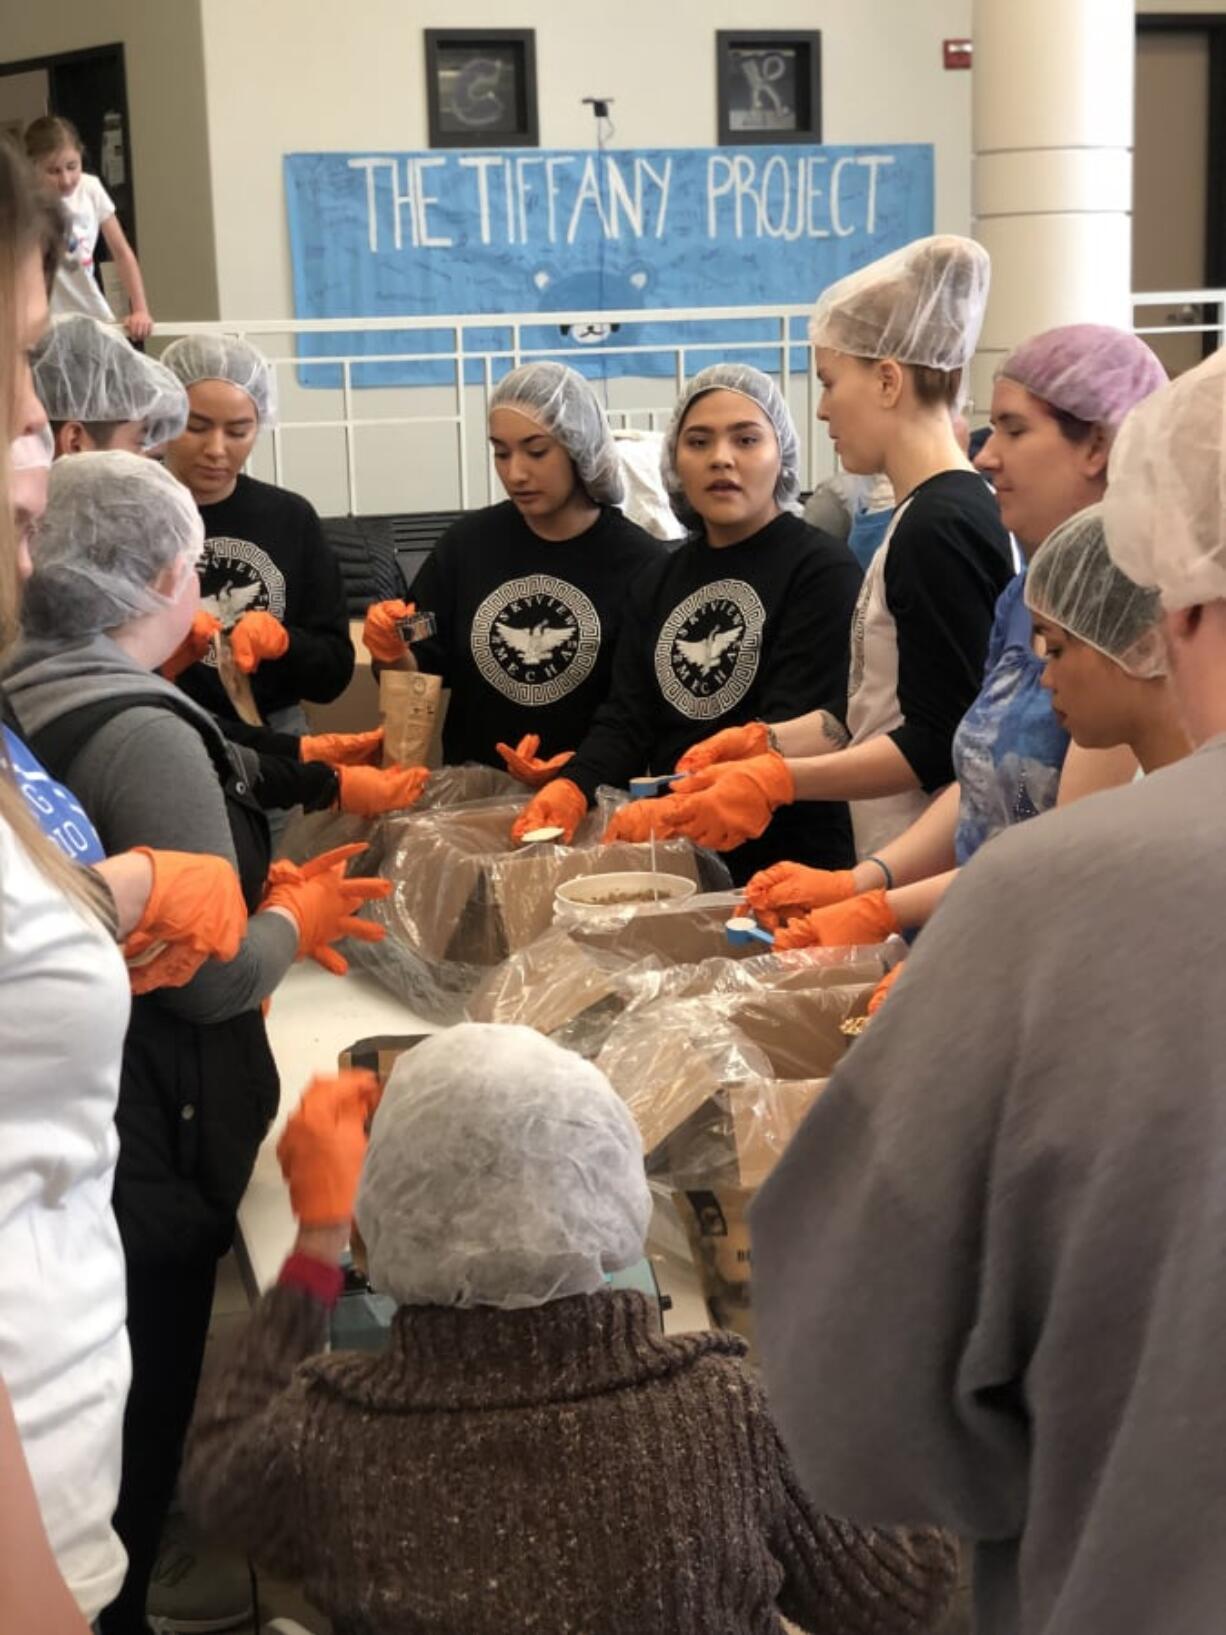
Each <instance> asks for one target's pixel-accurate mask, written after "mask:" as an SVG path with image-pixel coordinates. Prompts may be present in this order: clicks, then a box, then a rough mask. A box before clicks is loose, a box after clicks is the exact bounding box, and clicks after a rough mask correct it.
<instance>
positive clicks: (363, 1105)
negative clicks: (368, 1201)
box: [277, 1067, 382, 1226]
mask: <svg viewBox="0 0 1226 1635" xmlns="http://www.w3.org/2000/svg"><path fill="white" fill-rule="evenodd" d="M381 1094H382V1091H381V1089H380V1086H379V1080H378V1079H377V1078H376V1076H375V1075H374V1074H373V1073H372V1072H371V1071H370V1070H369V1069H368V1068H365V1067H351V1068H348V1069H347V1070H346V1071H345V1072H343V1073H335V1074H332V1075H330V1076H325V1075H324V1074H317V1075H316V1076H315V1077H314V1078H313V1079H312V1080H311V1082H310V1084H308V1085H307V1087H306V1089H305V1090H304V1091H303V1095H302V1100H301V1101H300V1102H299V1103H298V1105H297V1107H296V1108H295V1109H294V1111H293V1113H291V1115H290V1118H289V1121H288V1123H287V1124H286V1126H285V1130H284V1132H283V1134H282V1136H281V1139H280V1141H278V1142H277V1160H278V1162H279V1163H280V1165H281V1173H282V1175H284V1177H285V1179H286V1181H287V1182H288V1183H289V1201H290V1204H291V1206H292V1207H293V1211H294V1214H295V1215H296V1216H297V1217H298V1220H299V1222H300V1223H301V1224H302V1225H303V1226H340V1225H345V1224H348V1222H349V1221H351V1220H352V1219H353V1203H354V1199H355V1198H356V1197H357V1195H358V1181H359V1180H360V1179H361V1175H362V1161H363V1159H364V1158H365V1157H366V1144H367V1136H366V1127H367V1125H368V1124H369V1123H370V1120H371V1117H372V1115H373V1114H374V1111H375V1108H376V1107H377V1106H378V1105H379V1097H380V1095H381Z"/></svg>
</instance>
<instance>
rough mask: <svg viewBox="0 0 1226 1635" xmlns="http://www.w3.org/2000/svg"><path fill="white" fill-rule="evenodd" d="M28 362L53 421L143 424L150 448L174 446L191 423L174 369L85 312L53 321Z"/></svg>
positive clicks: (35, 387) (184, 392) (35, 383)
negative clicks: (175, 440) (165, 444)
mask: <svg viewBox="0 0 1226 1635" xmlns="http://www.w3.org/2000/svg"><path fill="white" fill-rule="evenodd" d="M30 361H31V367H32V369H33V371H34V389H35V391H37V393H38V396H39V399H40V401H41V403H42V406H43V408H44V409H45V410H46V411H47V416H48V418H49V419H51V420H54V421H57V422H58V421H62V420H81V421H84V422H86V423H90V422H105V423H118V422H121V421H132V420H143V421H145V422H146V429H145V447H146V448H158V447H159V446H160V445H161V444H162V443H168V442H170V440H171V439H172V438H174V437H178V436H179V434H180V432H181V431H182V430H183V428H184V426H185V425H186V424H187V393H186V391H184V389H183V387H182V385H181V384H180V383H179V381H178V380H176V378H175V377H174V375H172V374H171V372H170V370H169V369H167V368H165V367H164V366H163V365H162V364H160V363H158V362H156V361H155V360H154V359H153V358H146V357H144V356H143V355H142V354H141V353H139V352H138V351H137V350H136V348H135V347H134V346H132V345H131V344H130V343H129V342H128V341H127V340H126V339H125V337H124V336H123V335H121V334H120V333H119V331H118V330H114V329H108V328H107V326H106V325H105V324H100V323H99V322H98V321H97V319H95V318H90V317H87V316H86V315H85V314H84V313H80V312H74V313H68V314H66V315H65V316H64V317H62V318H57V319H55V321H54V322H53V323H52V325H51V327H50V329H48V331H47V333H46V334H45V335H44V336H43V338H42V340H41V341H40V342H39V344H38V346H37V347H36V348H35V351H34V356H33V358H32V359H31V360H30Z"/></svg>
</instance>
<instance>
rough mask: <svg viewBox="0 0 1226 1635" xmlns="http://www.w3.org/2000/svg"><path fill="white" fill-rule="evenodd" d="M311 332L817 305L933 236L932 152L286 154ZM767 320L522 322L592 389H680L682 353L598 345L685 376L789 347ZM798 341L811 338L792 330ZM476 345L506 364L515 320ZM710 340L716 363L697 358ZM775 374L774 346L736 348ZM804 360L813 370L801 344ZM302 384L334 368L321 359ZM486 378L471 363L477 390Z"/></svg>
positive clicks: (362, 376) (446, 380) (305, 340)
mask: <svg viewBox="0 0 1226 1635" xmlns="http://www.w3.org/2000/svg"><path fill="white" fill-rule="evenodd" d="M285 190H286V199H287V204H288V210H289V231H290V244H291V250H292V257H293V276H294V311H295V313H296V315H297V316H298V317H300V318H375V317H384V316H397V315H400V314H404V313H421V314H429V315H445V314H453V313H454V314H459V313H481V314H489V315H491V316H496V315H497V314H499V313H508V312H551V313H554V312H560V313H565V312H567V311H575V312H583V311H619V310H622V309H634V308H650V307H681V308H701V307H711V306H716V307H729V306H764V305H791V304H800V303H806V304H807V303H809V302H811V301H812V300H813V299H814V298H815V297H816V295H817V294H818V292H819V291H820V290H822V289H824V288H825V287H826V285H827V284H830V283H833V282H834V281H835V280H836V279H838V278H841V277H842V276H843V275H844V274H845V273H848V272H852V271H854V270H855V269H856V268H857V267H862V266H864V265H865V264H866V263H867V262H870V261H873V260H875V259H876V258H877V257H878V256H880V255H884V254H885V253H886V252H887V251H889V250H893V249H897V248H898V246H899V245H901V244H905V243H907V242H908V241H909V240H910V239H913V238H919V237H921V236H923V235H924V234H925V233H930V232H931V231H932V218H933V153H932V148H931V146H930V145H928V144H913V145H907V146H890V147H877V148H870V147H830V146H812V147H809V146H788V147H749V148H659V149H633V148H630V149H620V150H616V151H606V152H603V153H597V152H585V151H574V152H557V151H542V150H538V149H533V150H525V149H523V148H516V149H506V150H498V151H488V152H487V151H480V152H461V151H455V152H441V151H438V150H434V151H430V152H425V153H377V154H346V153H293V154H287V155H286V158H285ZM777 334H778V330H777V327H776V328H775V329H773V330H772V329H771V327H770V326H769V324H763V323H754V324H750V323H745V322H742V323H740V324H737V325H735V326H733V325H729V324H727V323H715V322H712V323H686V324H682V325H678V326H676V328H675V329H673V328H672V327H671V326H670V327H669V329H667V330H666V329H665V328H663V327H662V326H660V325H656V324H653V325H650V326H643V327H641V328H636V326H635V325H634V324H632V323H631V324H628V323H621V324H618V325H610V324H566V323H564V324H562V325H560V326H559V325H557V324H551V325H540V326H539V327H537V326H530V327H526V328H525V329H524V331H523V333H522V337H521V345H522V346H523V347H524V348H526V349H527V348H531V349H548V351H549V352H550V354H551V355H555V356H557V357H560V358H563V359H565V360H566V361H568V362H570V363H572V364H574V365H575V367H577V368H579V369H581V370H582V371H583V372H584V373H585V374H587V375H589V376H595V377H601V378H604V377H608V376H612V375H671V374H672V373H673V372H674V370H675V368H676V361H675V357H674V356H673V354H671V353H662V352H645V353H641V354H637V355H634V354H632V355H629V356H618V355H616V354H608V353H604V352H602V350H601V348H602V346H603V345H620V346H633V345H645V344H648V343H651V342H656V343H665V344H669V345H671V344H674V343H676V342H679V341H683V342H684V343H685V344H686V345H687V346H691V347H693V349H694V350H693V351H692V353H691V354H690V355H689V356H688V357H687V359H686V365H687V373H692V372H694V371H695V370H697V369H699V368H701V367H703V366H704V364H707V363H710V362H713V361H715V359H716V358H717V357H719V356H721V355H726V356H733V355H737V354H729V353H723V352H722V345H723V343H726V342H727V341H728V340H731V339H744V340H758V339H762V340H766V339H770V338H773V337H775V336H777ZM793 334H794V337H795V339H796V340H798V341H803V339H804V324H803V322H802V321H799V320H798V321H797V322H796V323H795V325H794V326H793ZM463 338H464V345H465V347H466V348H467V349H479V350H487V349H490V348H501V349H503V350H505V352H506V353H507V354H508V355H507V356H506V357H505V359H503V360H499V361H498V362H497V363H496V365H495V368H494V378H495V379H497V378H498V377H499V376H500V375H502V374H504V373H506V371H507V370H508V369H509V368H511V367H512V366H513V359H512V358H511V357H510V356H509V353H510V349H511V344H512V337H511V331H510V329H509V327H508V326H507V325H503V326H501V327H499V326H497V325H496V324H490V325H481V326H477V325H469V326H465V329H464V337H463ZM704 342H706V343H707V344H708V345H709V346H710V348H711V350H710V351H708V352H705V353H704V352H703V350H702V345H703V343H704ZM455 346H456V337H455V334H454V332H453V331H433V332H431V331H424V330H416V331H409V332H397V333H394V334H392V333H382V334H371V333H369V332H368V333H365V334H362V333H360V332H355V333H353V334H343V335H342V334H338V335H327V336H321V335H314V336H302V337H301V344H300V351H301V353H302V354H303V355H306V356H312V357H329V356H331V357H335V356H338V355H340V354H357V353H361V354H363V355H366V356H371V355H376V354H379V353H389V352H398V353H399V352H415V353H420V354H426V355H428V354H430V353H434V352H439V351H446V352H450V351H452V350H453V349H454V348H455ZM740 355H742V356H748V357H751V359H752V361H753V362H755V363H756V364H758V366H759V367H762V368H769V369H772V370H777V369H778V368H779V366H780V362H781V358H780V348H779V347H776V348H775V349H774V351H773V352H771V351H769V350H766V349H763V351H762V352H761V353H758V352H756V351H755V352H754V353H753V354H740ZM792 364H793V366H795V367H803V352H802V351H801V350H800V349H799V348H797V349H796V350H795V353H794V357H793V360H792ZM300 374H301V379H302V384H303V385H306V386H319V387H324V386H326V387H335V386H337V385H339V384H340V370H339V369H337V368H336V367H335V366H329V367H325V366H312V365H308V366H306V367H304V368H303V369H302V370H301V371H300ZM482 375H483V369H482V367H481V366H480V365H479V364H477V363H474V362H470V363H469V364H467V366H466V374H465V378H466V379H467V380H468V381H470V382H475V381H479V380H480V379H481V378H482ZM454 381H455V365H454V364H453V363H452V362H451V360H450V359H438V360H437V361H434V360H432V359H430V358H429V357H428V356H427V357H426V358H424V359H423V360H422V361H418V362H412V363H406V362H384V363H370V364H362V365H357V366H355V367H354V369H353V384H354V385H355V386H398V385H414V386H419V385H449V384H454Z"/></svg>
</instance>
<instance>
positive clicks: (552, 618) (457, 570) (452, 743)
mask: <svg viewBox="0 0 1226 1635" xmlns="http://www.w3.org/2000/svg"><path fill="white" fill-rule="evenodd" d="M666 554H667V553H666V551H665V548H664V546H663V545H661V543H660V542H659V541H658V540H656V539H653V538H652V537H651V535H650V534H648V533H645V532H644V530H643V529H642V528H640V527H638V526H637V525H636V524H635V523H633V522H630V521H629V520H628V519H627V518H626V517H624V516H623V515H622V514H621V512H620V511H617V510H614V509H613V508H612V507H610V506H604V507H602V508H601V512H600V515H599V517H598V518H597V519H596V521H595V522H594V523H593V524H592V526H591V527H590V528H588V529H587V530H586V532H584V533H582V534H580V535H579V536H578V537H577V538H575V539H566V540H548V539H541V538H540V537H539V535H537V534H535V533H533V531H532V529H531V528H529V527H528V525H527V523H526V522H525V521H524V520H523V518H522V517H521V516H520V514H519V512H518V511H517V510H516V508H515V506H514V505H512V504H511V502H510V501H509V500H506V501H504V502H503V503H502V504H501V505H491V506H488V507H487V508H486V509H484V510H482V511H474V512H473V513H472V514H471V515H469V516H465V517H461V518H460V519H459V520H458V521H457V522H454V523H452V525H451V527H450V528H448V530H447V532H446V533H445V534H444V535H443V537H442V538H441V539H440V540H439V542H438V544H437V545H436V546H435V548H434V550H433V551H432V552H431V553H430V556H429V558H428V559H427V560H426V561H425V562H424V563H423V564H422V566H421V569H420V571H419V572H418V574H417V577H416V578H415V579H414V581H413V585H412V588H411V589H410V591H409V599H410V600H411V601H413V602H415V603H416V604H417V608H418V611H419V612H422V613H433V614H434V615H435V617H436V619H437V621H438V634H437V635H436V636H434V637H431V638H430V639H429V640H427V641H422V642H416V643H415V644H414V647H413V654H414V657H415V658H416V660H417V664H418V668H419V669H421V670H423V671H426V672H428V673H430V674H433V675H440V676H442V678H443V681H444V683H445V684H446V685H447V686H448V687H450V689H451V701H450V703H449V704H448V706H447V718H446V721H445V722H444V724H443V759H444V760H445V761H446V762H447V764H448V765H449V766H454V765H457V764H459V763H460V762H462V761H479V762H483V763H484V764H485V765H487V766H497V767H501V766H502V761H501V760H500V758H499V756H498V754H497V751H496V750H495V748H494V745H495V744H496V743H498V742H499V741H501V742H503V743H509V744H514V743H515V742H516V741H517V740H518V739H519V738H520V737H522V736H523V734H524V733H528V732H535V733H539V734H540V739H541V748H540V754H541V755H542V756H549V755H556V754H559V753H560V752H561V751H563V750H568V749H574V748H576V746H577V745H578V743H579V741H580V739H581V738H582V737H583V735H584V734H585V733H586V732H587V730H588V727H589V726H590V724H591V721H592V716H593V714H594V712H595V710H596V708H597V706H598V705H599V704H601V703H602V702H603V700H604V698H605V696H606V694H607V693H608V690H609V681H610V676H611V673H612V667H613V649H614V645H615V642H616V638H617V633H618V629H619V627H620V624H621V620H622V614H623V609H624V606H625V603H626V599H627V593H628V592H629V590H630V588H631V586H632V585H633V584H634V583H636V582H637V581H638V579H639V578H641V577H642V576H643V575H644V574H647V573H649V572H650V571H651V569H652V568H653V566H654V565H655V564H657V563H658V562H661V561H663V560H664V559H665V557H666Z"/></svg>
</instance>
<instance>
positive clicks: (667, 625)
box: [562, 512, 860, 878]
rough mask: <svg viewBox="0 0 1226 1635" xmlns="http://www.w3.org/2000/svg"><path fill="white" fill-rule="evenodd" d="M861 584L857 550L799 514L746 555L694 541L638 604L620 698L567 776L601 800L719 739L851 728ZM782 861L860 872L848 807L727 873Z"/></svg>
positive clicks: (612, 700)
mask: <svg viewBox="0 0 1226 1635" xmlns="http://www.w3.org/2000/svg"><path fill="white" fill-rule="evenodd" d="M859 586H860V569H859V567H858V566H857V564H856V560H855V558H854V557H853V556H852V554H851V552H850V551H849V550H848V549H847V547H846V546H845V545H841V544H840V543H839V542H838V541H837V540H834V539H832V538H831V537H830V535H829V534H824V533H821V532H819V531H818V530H817V529H815V528H810V527H809V526H808V524H807V523H805V522H803V521H802V520H801V519H800V518H799V517H798V516H795V515H793V514H792V513H791V512H784V513H782V514H781V515H780V516H778V517H776V518H775V519H774V521H773V522H770V523H768V524H767V526H766V527H765V528H763V529H761V530H760V532H758V533H756V534H754V535H753V536H752V537H751V538H749V539H746V540H742V542H741V543H740V544H739V545H727V546H723V547H722V548H716V547H714V546H711V545H708V544H707V542H706V540H705V538H704V539H697V538H691V539H688V540H686V542H685V543H684V544H683V545H682V547H681V548H680V550H678V551H677V552H675V553H674V554H673V555H671V556H669V557H666V558H665V559H664V560H663V561H661V562H660V563H658V564H657V565H656V568H655V569H654V571H653V572H652V573H651V574H650V575H647V574H645V575H643V577H642V578H641V579H640V581H639V582H638V583H637V584H636V585H635V587H634V589H633V591H632V592H631V596H630V600H629V604H628V606H627V609H626V618H625V628H624V630H623V633H622V636H621V639H620V641H619V643H618V648H617V659H616V664H615V666H614V674H613V686H612V690H611V692H610V694H609V698H608V700H607V702H606V703H605V704H604V705H602V707H601V708H600V709H599V710H598V711H597V713H596V718H595V720H594V721H593V723H592V730H591V731H590V732H589V733H588V735H587V737H586V738H585V739H584V741H583V743H582V744H581V745H580V748H579V752H578V754H577V755H576V756H575V759H574V760H573V761H572V762H570V764H569V765H568V766H567V767H566V768H565V769H564V770H563V772H562V776H563V777H566V778H571V779H573V781H574V782H575V783H577V784H578V785H579V787H580V789H582V790H583V792H584V794H585V795H587V797H588V799H589V800H591V799H592V797H593V796H594V794H595V792H596V788H597V786H598V785H599V784H602V783H607V784H612V785H614V786H615V787H617V788H622V789H624V788H625V787H626V785H627V783H628V781H629V780H630V779H631V778H632V777H634V776H635V775H636V774H639V773H644V772H671V771H672V769H673V767H674V766H675V765H676V762H677V759H678V757H679V756H680V755H681V754H683V753H684V751H685V750H687V749H689V747H690V746H691V745H692V744H696V743H698V742H699V741H700V740H701V739H703V738H709V737H710V736H711V735H712V733H715V732H718V731H719V729H720V728H721V727H731V726H739V725H742V724H744V723H745V722H747V721H768V722H769V721H787V720H790V719H791V718H792V717H793V716H797V715H804V714H806V713H807V712H808V711H810V710H819V709H824V710H829V711H830V712H831V714H832V715H834V716H836V717H837V718H838V720H840V721H842V720H843V719H844V717H845V715H846V708H847V671H848V645H849V640H850V632H851V617H852V613H853V611H854V608H855V601H856V594H857V591H858V590H859ZM784 858H791V859H793V860H795V861H798V862H809V863H813V864H815V865H817V866H821V867H832V868H839V867H843V866H845V865H846V864H847V863H849V862H850V861H851V859H852V845H851V825H850V820H849V817H848V813H847V807H846V806H845V805H844V804H843V803H842V802H841V801H839V802H824V801H823V802H811V801H805V802H802V803H799V804H797V805H795V806H791V807H787V808H784V809H783V810H782V811H781V812H780V813H779V814H778V815H777V816H776V818H775V819H774V821H773V822H772V823H771V825H770V828H769V829H768V830H767V832H766V834H764V835H763V836H761V838H760V839H759V840H757V841H750V842H748V843H747V844H746V845H744V846H740V847H737V849H736V852H735V854H732V855H731V856H730V857H729V858H728V862H729V866H730V867H732V869H733V875H734V878H744V876H745V875H746V874H747V873H749V872H752V870H753V869H754V868H758V867H764V866H765V865H766V863H767V862H777V861H779V860H781V859H784ZM734 859H735V861H734Z"/></svg>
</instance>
